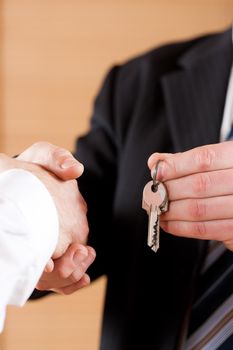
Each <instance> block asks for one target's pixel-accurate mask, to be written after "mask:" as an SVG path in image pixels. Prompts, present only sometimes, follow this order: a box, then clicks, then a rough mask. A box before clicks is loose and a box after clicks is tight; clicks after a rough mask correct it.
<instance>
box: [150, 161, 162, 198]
mask: <svg viewBox="0 0 233 350" xmlns="http://www.w3.org/2000/svg"><path fill="white" fill-rule="evenodd" d="M159 163H160V160H158V161H157V163H156V165H155V169H154V172H153V175H152V179H153V185H152V186H151V190H152V191H153V192H157V190H158V185H159V184H158V181H157V174H158V169H159Z"/></svg>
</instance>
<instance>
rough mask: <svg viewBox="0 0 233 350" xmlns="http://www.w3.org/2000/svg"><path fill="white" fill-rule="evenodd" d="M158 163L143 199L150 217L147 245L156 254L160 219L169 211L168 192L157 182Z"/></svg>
mask: <svg viewBox="0 0 233 350" xmlns="http://www.w3.org/2000/svg"><path fill="white" fill-rule="evenodd" d="M158 163H159V162H158ZM158 163H157V165H156V171H155V174H154V175H153V181H149V182H148V183H147V184H146V186H145V187H144V190H143V197H142V208H143V209H145V210H146V211H147V214H148V216H149V224H148V238H147V244H148V246H149V247H150V248H151V249H152V250H153V251H154V252H155V253H156V252H157V250H158V249H159V230H160V222H159V217H160V214H161V213H164V212H166V211H167V209H168V198H167V190H166V188H165V186H164V185H163V184H162V183H161V182H158V181H156V174H157V167H158Z"/></svg>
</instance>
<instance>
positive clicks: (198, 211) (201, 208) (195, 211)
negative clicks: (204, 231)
mask: <svg viewBox="0 0 233 350" xmlns="http://www.w3.org/2000/svg"><path fill="white" fill-rule="evenodd" d="M206 209H207V208H206V204H205V203H204V202H203V201H200V200H198V199H193V200H191V201H190V206H189V212H190V215H191V218H192V219H193V220H195V221H198V220H202V219H203V218H205V216H206Z"/></svg>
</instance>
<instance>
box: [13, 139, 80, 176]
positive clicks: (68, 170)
mask: <svg viewBox="0 0 233 350" xmlns="http://www.w3.org/2000/svg"><path fill="white" fill-rule="evenodd" d="M17 159H18V160H23V161H25V162H30V163H36V164H38V165H41V166H42V167H44V168H45V169H46V170H48V171H50V172H51V173H53V174H54V175H56V176H57V177H59V179H61V180H73V179H75V178H78V177H79V176H81V175H82V173H83V170H84V167H83V165H82V164H81V163H80V162H78V161H77V159H75V158H74V157H73V156H72V154H71V153H70V152H69V151H67V150H66V149H64V148H61V147H58V146H55V145H53V144H51V143H49V142H45V141H40V142H36V143H34V144H33V145H31V146H30V147H28V148H27V149H26V150H25V151H23V152H22V153H20V155H18V157H17Z"/></svg>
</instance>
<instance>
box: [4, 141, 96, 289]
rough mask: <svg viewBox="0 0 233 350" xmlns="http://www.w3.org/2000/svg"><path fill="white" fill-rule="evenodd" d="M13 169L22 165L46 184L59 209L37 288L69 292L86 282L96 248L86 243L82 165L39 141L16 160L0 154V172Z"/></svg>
mask: <svg viewBox="0 0 233 350" xmlns="http://www.w3.org/2000/svg"><path fill="white" fill-rule="evenodd" d="M12 168H21V169H24V170H27V171H30V172H31V173H32V174H34V175H35V176H37V177H38V178H39V179H40V180H41V181H42V183H43V184H44V185H45V186H46V187H47V189H48V191H49V193H50V195H51V196H52V198H53V200H54V203H55V206H56V209H57V212H58V218H59V237H58V243H57V246H56V249H55V251H54V253H53V255H52V258H51V260H50V261H49V263H48V264H47V265H46V268H45V271H44V273H43V275H42V276H41V278H40V280H39V281H38V284H37V286H36V287H37V289H40V290H53V291H56V292H59V293H62V294H70V293H73V292H74V291H76V290H77V289H79V288H81V287H83V286H85V285H87V284H89V282H90V278H89V276H88V275H87V274H86V270H87V269H88V267H89V266H90V264H91V263H92V262H93V261H94V259H95V251H94V249H93V248H91V247H89V246H86V243H87V237H88V223H87V218H86V212H87V206H86V203H85V201H84V199H83V197H82V195H81V194H80V192H79V190H78V186H77V181H76V178H78V177H79V176H81V175H82V172H83V165H82V164H80V163H79V162H78V161H77V160H75V159H74V158H73V156H72V155H71V153H70V152H68V151H66V150H64V149H61V148H59V147H56V146H54V145H52V144H49V143H47V142H38V143H36V144H34V145H32V146H31V147H29V148H28V149H27V150H25V151H24V152H22V153H21V154H20V155H19V156H18V157H17V158H16V159H12V158H9V157H7V156H6V155H3V154H2V155H1V156H0V171H4V170H8V169H12ZM41 234H43V232H41Z"/></svg>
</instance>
